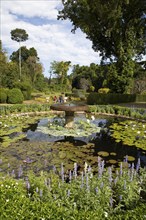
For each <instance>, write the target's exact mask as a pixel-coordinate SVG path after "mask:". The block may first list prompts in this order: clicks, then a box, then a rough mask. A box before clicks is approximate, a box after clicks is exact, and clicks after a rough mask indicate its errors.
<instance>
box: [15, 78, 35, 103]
mask: <svg viewBox="0 0 146 220" xmlns="http://www.w3.org/2000/svg"><path fill="white" fill-rule="evenodd" d="M15 87H16V88H18V89H20V90H21V91H22V93H23V96H24V99H25V100H29V99H31V92H32V88H31V85H30V84H29V83H28V82H17V83H16V84H15Z"/></svg>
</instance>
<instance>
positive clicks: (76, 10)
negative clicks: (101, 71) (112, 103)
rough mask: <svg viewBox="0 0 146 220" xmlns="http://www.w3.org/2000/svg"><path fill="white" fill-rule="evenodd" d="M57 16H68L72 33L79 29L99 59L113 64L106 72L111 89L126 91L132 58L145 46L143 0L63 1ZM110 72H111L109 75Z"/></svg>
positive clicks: (131, 70) (136, 56)
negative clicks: (98, 52)
mask: <svg viewBox="0 0 146 220" xmlns="http://www.w3.org/2000/svg"><path fill="white" fill-rule="evenodd" d="M62 3H63V9H62V10H61V11H59V15H58V19H62V20H66V19H69V20H70V21H71V22H72V25H73V29H72V31H73V32H75V30H76V29H77V28H80V29H81V30H82V31H83V32H84V33H85V34H86V36H87V38H88V39H90V40H91V42H92V46H93V49H94V50H95V51H100V55H101V57H102V60H103V61H106V60H107V59H108V58H109V59H110V61H111V62H115V63H116V68H115V69H114V70H112V71H111V72H110V75H111V79H112V80H114V84H115V83H116V82H118V85H119V86H118V88H114V87H113V91H114V92H120V93H125V92H129V89H130V87H131V83H130V80H129V79H130V78H131V77H132V76H133V74H134V62H133V59H135V58H138V59H140V58H141V55H142V54H145V52H146V51H145V48H146V25H145V24H146V3H145V0H130V1H129V0H117V1H115V0H94V1H91V0H63V1H62ZM112 73H113V75H112Z"/></svg>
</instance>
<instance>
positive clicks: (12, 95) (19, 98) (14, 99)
mask: <svg viewBox="0 0 146 220" xmlns="http://www.w3.org/2000/svg"><path fill="white" fill-rule="evenodd" d="M23 100H24V96H23V94H22V92H21V90H20V89H17V88H14V89H11V90H9V92H8V103H11V104H17V103H22V102H23Z"/></svg>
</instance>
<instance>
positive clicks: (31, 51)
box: [10, 46, 38, 62]
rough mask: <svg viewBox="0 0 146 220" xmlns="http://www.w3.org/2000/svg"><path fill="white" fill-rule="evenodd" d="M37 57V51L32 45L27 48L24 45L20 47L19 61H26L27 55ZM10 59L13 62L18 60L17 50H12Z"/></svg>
mask: <svg viewBox="0 0 146 220" xmlns="http://www.w3.org/2000/svg"><path fill="white" fill-rule="evenodd" d="M29 56H31V57H37V56H38V55H37V51H36V49H35V48H34V47H32V48H30V49H27V48H26V47H25V46H23V47H21V61H22V62H26V60H27V59H28V57H29ZM10 59H11V60H12V61H14V62H19V50H17V51H14V52H13V53H12V54H11V56H10Z"/></svg>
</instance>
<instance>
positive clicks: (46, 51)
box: [0, 0, 100, 76]
mask: <svg viewBox="0 0 146 220" xmlns="http://www.w3.org/2000/svg"><path fill="white" fill-rule="evenodd" d="M0 4H1V5H0V6H1V7H0V8H1V19H0V22H1V31H0V32H1V40H2V44H3V48H4V49H5V50H6V51H7V53H8V56H9V55H10V54H11V53H12V52H13V51H16V50H18V48H19V45H18V43H17V42H15V41H12V40H11V35H10V32H11V30H13V29H15V28H21V29H25V30H26V32H27V33H28V35H29V39H28V40H27V41H25V42H23V43H22V46H26V47H27V48H31V47H34V48H35V49H36V50H37V52H38V56H39V58H40V61H41V63H42V64H43V66H44V69H45V71H44V75H45V76H49V69H50V62H52V61H54V60H55V61H71V63H72V65H75V64H79V65H90V63H92V62H93V63H97V64H99V63H100V58H99V56H98V53H95V52H94V51H93V50H92V44H91V42H90V41H89V40H87V39H86V37H85V35H84V34H83V33H82V32H81V31H80V30H78V31H77V32H76V34H72V33H71V23H70V22H69V21H58V20H57V14H58V9H60V8H61V0H1V2H0Z"/></svg>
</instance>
